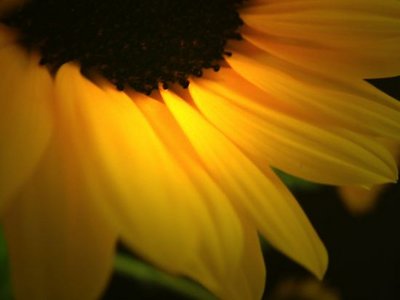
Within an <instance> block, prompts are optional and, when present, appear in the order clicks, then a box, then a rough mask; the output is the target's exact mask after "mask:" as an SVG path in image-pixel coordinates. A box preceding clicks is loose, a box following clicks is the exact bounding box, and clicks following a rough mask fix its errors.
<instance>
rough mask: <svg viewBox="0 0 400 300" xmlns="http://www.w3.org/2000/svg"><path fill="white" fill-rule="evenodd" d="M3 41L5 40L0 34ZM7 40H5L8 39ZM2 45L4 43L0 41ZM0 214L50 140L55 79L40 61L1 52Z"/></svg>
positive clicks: (10, 49)
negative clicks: (39, 63) (53, 81)
mask: <svg viewBox="0 0 400 300" xmlns="http://www.w3.org/2000/svg"><path fill="white" fill-rule="evenodd" d="M0 37H4V35H3V34H1V32H0ZM7 38H8V37H5V39H7ZM0 43H1V40H0ZM0 70H1V80H0V91H1V97H0V106H1V109H0V213H1V214H2V213H3V210H4V206H5V204H6V202H7V201H8V200H10V198H11V197H12V196H13V195H14V193H15V192H16V191H17V190H18V189H19V188H20V187H21V186H22V184H23V183H24V181H25V180H27V179H28V177H29V176H30V175H31V174H32V172H33V170H34V168H35V166H36V165H37V163H38V161H39V159H40V157H41V155H42V153H43V151H44V149H45V148H46V147H47V143H48V141H49V138H50V136H51V131H52V122H53V121H52V114H51V104H52V101H53V100H54V99H53V90H52V79H51V77H50V74H49V73H48V72H47V70H46V69H44V68H41V67H39V65H38V57H36V56H33V55H27V54H26V53H24V52H23V50H22V49H20V48H19V47H17V46H4V47H1V48H0Z"/></svg>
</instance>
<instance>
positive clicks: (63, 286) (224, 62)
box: [0, 0, 400, 300]
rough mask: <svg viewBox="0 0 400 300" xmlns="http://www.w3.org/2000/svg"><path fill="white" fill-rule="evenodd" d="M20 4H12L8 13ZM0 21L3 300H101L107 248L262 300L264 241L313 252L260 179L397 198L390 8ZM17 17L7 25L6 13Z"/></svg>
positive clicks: (31, 13) (397, 28)
mask: <svg viewBox="0 0 400 300" xmlns="http://www.w3.org/2000/svg"><path fill="white" fill-rule="evenodd" d="M17 2H18V3H17ZM21 2H23V1H13V0H7V1H2V4H1V6H0V9H1V11H2V14H1V15H2V17H1V23H0V68H1V73H2V75H1V80H0V101H1V111H0V132H1V135H0V139H1V148H0V149H1V150H0V162H1V168H0V178H1V180H0V184H1V186H0V213H1V220H2V224H3V226H4V230H5V236H6V239H7V243H8V247H9V254H10V263H11V276H12V281H13V288H14V293H15V296H16V299H78V300H79V299H83V300H87V299H97V298H99V297H100V296H101V293H102V291H103V290H104V288H105V286H106V284H107V281H108V279H109V276H110V274H111V272H112V264H113V255H114V252H115V244H116V241H117V240H121V241H123V242H124V243H125V244H126V245H127V246H128V247H129V248H130V249H132V250H133V251H134V252H135V253H136V254H137V255H139V256H140V257H142V258H143V259H145V260H147V261H149V262H151V263H152V264H154V265H156V266H158V267H159V268H161V269H162V270H165V271H167V272H170V273H171V274H176V275H180V276H186V277H189V278H191V279H193V280H195V281H197V282H199V283H201V284H202V285H203V286H204V287H206V288H207V289H209V290H210V291H211V292H213V293H214V294H215V295H217V297H219V298H221V299H229V300H235V299H260V298H261V296H262V293H263V289H264V282H265V274H266V272H265V267H264V262H263V258H262V254H261V250H260V244H259V237H258V234H261V235H262V236H263V237H265V238H266V239H267V240H268V241H269V243H270V244H271V245H273V246H274V247H275V248H276V249H278V250H279V251H281V252H282V253H284V254H285V255H287V256H288V257H289V258H291V259H293V260H294V261H296V262H298V263H299V264H300V265H302V266H304V267H305V268H307V269H308V270H309V271H310V272H312V273H313V274H315V275H316V276H317V277H318V278H321V277H322V276H323V275H324V273H325V270H326V268H327V260H328V259H327V254H326V250H325V248H324V246H323V244H322V242H321V241H320V239H319V238H318V236H317V234H316V232H315V231H314V229H313V227H312V225H311V224H310V222H309V221H308V219H307V217H306V216H305V214H304V213H303V211H302V209H301V208H300V206H299V205H298V204H297V202H296V200H295V199H294V197H293V196H292V195H291V193H290V192H289V190H288V189H287V188H286V187H285V186H284V184H283V183H282V182H281V181H280V179H279V178H278V177H277V176H276V175H275V173H274V172H273V171H272V168H276V169H279V170H282V171H284V172H286V173H289V174H293V175H295V176H298V177H301V178H304V179H307V180H310V181H315V182H319V183H325V184H332V185H358V186H370V185H373V184H381V183H385V182H394V181H395V180H396V178H397V169H396V164H395V162H394V159H393V157H392V156H391V154H390V153H389V152H388V151H387V150H386V149H385V148H384V146H382V145H381V144H380V142H379V140H378V139H377V137H385V138H389V139H394V140H399V138H400V122H399V121H400V105H399V103H397V102H396V101H395V100H394V99H392V98H391V97H389V96H388V95H386V94H384V93H382V92H380V91H379V90H377V89H375V88H374V87H372V86H371V85H369V84H368V83H367V82H365V81H364V79H365V78H377V77H387V76H395V75H398V74H399V72H400V19H399V16H400V2H399V1H397V0H383V1H377V0H336V1H328V0H247V1H245V0H215V1H211V0H202V1H183V0H175V1H172V0H169V1H161V0H159V1H156V0H149V1H140V0H136V1H124V0H118V1H95V0H86V1H78V0H74V1H66V0H59V1H52V0H31V1H28V2H26V3H24V4H21ZM13 4H14V5H13Z"/></svg>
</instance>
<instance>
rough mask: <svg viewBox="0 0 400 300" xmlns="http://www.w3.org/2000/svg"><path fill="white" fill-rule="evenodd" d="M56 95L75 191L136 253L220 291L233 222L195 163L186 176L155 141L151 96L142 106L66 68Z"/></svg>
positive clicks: (235, 251)
mask: <svg viewBox="0 0 400 300" xmlns="http://www.w3.org/2000/svg"><path fill="white" fill-rule="evenodd" d="M56 93H57V97H56V98H57V100H58V101H57V122H58V125H59V126H60V130H61V132H62V136H63V141H64V143H65V144H64V149H65V151H67V153H66V155H65V159H66V160H67V161H68V165H69V166H70V167H69V172H71V174H73V175H71V177H72V178H73V179H74V182H75V184H76V186H77V188H79V189H81V190H84V189H85V190H86V191H87V192H86V193H85V195H86V197H90V198H92V199H95V200H96V201H97V204H98V206H99V207H101V209H102V211H103V213H104V214H105V215H106V216H107V217H108V219H109V220H110V221H111V222H112V223H113V224H114V226H115V227H116V228H117V229H118V231H119V232H120V234H121V236H122V239H123V240H124V241H125V242H126V243H127V244H128V245H129V246H131V247H132V249H133V250H134V251H135V252H136V253H138V254H139V255H141V256H143V257H144V258H146V259H148V260H150V261H151V262H153V263H155V264H156V265H158V266H160V267H162V268H163V269H166V270H168V271H170V272H173V273H176V274H182V275H186V276H190V277H192V278H194V279H196V280H199V281H200V282H201V283H202V284H204V285H205V286H206V287H207V288H209V289H210V290H212V291H214V292H215V293H216V294H225V293H226V292H227V291H225V290H224V284H223V283H222V281H223V280H229V277H230V276H232V275H229V274H233V270H234V269H235V268H237V265H238V264H239V262H240V257H241V253H242V248H243V238H242V227H241V224H240V221H239V219H238V216H237V215H236V213H235V212H234V210H233V208H232V207H231V206H230V203H229V201H227V199H226V196H225V195H224V194H223V193H222V192H221V191H220V190H219V189H218V188H217V186H216V185H215V184H214V183H213V182H212V181H211V180H210V179H209V178H208V177H207V176H206V174H205V172H203V171H202V170H201V168H200V166H197V167H196V164H193V165H192V168H193V173H192V174H187V173H186V172H185V171H184V169H183V168H182V167H181V166H180V165H179V163H178V162H177V160H176V159H175V158H174V156H173V155H172V154H171V152H170V150H169V149H167V148H166V146H165V144H164V142H162V140H160V137H159V136H158V135H157V134H159V132H158V133H157V132H156V129H155V128H153V127H152V126H151V124H153V123H154V121H152V122H151V123H150V122H149V120H152V117H151V112H153V111H154V107H151V106H152V104H151V101H152V100H150V99H146V101H149V102H148V103H149V105H150V108H149V109H146V107H145V106H146V104H144V103H145V102H142V103H141V104H136V103H135V102H136V101H140V97H145V96H143V95H141V96H139V95H137V97H138V99H135V100H132V99H131V98H129V97H128V96H127V95H126V94H125V93H119V92H117V91H115V90H114V89H112V88H108V87H105V88H104V90H101V89H100V88H98V87H96V86H95V85H94V84H93V83H91V82H90V81H88V80H87V79H84V78H83V77H82V76H81V75H80V73H79V70H78V67H76V66H73V65H65V66H63V67H62V68H61V70H60V71H59V74H58V75H57V78H56ZM153 101H154V100H153ZM139 107H140V108H141V109H142V110H140V109H139ZM161 116H162V115H161ZM164 125H165V124H164ZM176 142H177V145H180V144H179V143H180V141H179V139H176ZM174 155H176V156H178V155H179V153H175V154H174ZM194 175H196V176H194ZM207 199H210V200H207ZM211 199H212V201H211Z"/></svg>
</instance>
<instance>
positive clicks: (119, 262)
mask: <svg viewBox="0 0 400 300" xmlns="http://www.w3.org/2000/svg"><path fill="white" fill-rule="evenodd" d="M114 266H115V270H116V271H117V272H119V273H121V274H124V275H127V276H130V277H132V278H134V279H137V280H140V281H143V282H146V283H150V284H155V285H158V286H162V287H165V288H168V289H170V290H173V291H175V292H178V293H180V294H181V295H184V296H186V297H188V299H193V300H216V297H214V296H213V295H212V294H211V293H210V292H208V291H207V290H206V289H204V288H203V287H202V286H200V285H198V284H196V283H194V282H193V281H190V280H189V279H186V278H182V277H175V276H172V275H169V274H167V273H164V272H162V271H160V270H158V269H156V268H155V267H153V266H151V265H149V264H146V263H145V262H143V261H140V260H137V259H135V258H133V257H130V256H128V255H124V254H117V255H116V258H115V261H114Z"/></svg>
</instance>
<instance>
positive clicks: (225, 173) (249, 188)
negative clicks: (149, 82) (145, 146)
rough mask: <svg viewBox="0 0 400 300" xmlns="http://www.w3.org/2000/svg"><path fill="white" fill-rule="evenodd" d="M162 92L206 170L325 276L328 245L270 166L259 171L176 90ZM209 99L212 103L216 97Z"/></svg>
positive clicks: (275, 238) (286, 247)
mask: <svg viewBox="0 0 400 300" xmlns="http://www.w3.org/2000/svg"><path fill="white" fill-rule="evenodd" d="M162 96H163V99H164V100H165V102H166V104H167V106H168V108H169V109H170V110H171V112H172V114H173V115H174V117H175V118H176V120H177V121H178V123H179V124H180V126H181V128H182V130H183V131H184V132H185V134H186V136H187V137H188V139H189V140H190V143H191V144H192V145H193V147H194V148H195V149H196V151H197V153H198V154H199V155H200V157H201V159H202V162H203V164H204V165H205V167H206V169H207V171H208V172H209V173H210V174H211V175H212V176H213V178H214V180H215V181H216V182H217V183H218V184H219V185H220V186H221V188H222V189H223V190H224V191H225V193H227V195H229V197H230V199H232V202H233V203H234V205H235V206H236V207H237V209H238V210H239V211H242V212H243V213H244V214H245V215H246V216H247V218H248V219H249V221H250V222H254V224H255V225H256V226H257V228H258V229H259V230H260V231H261V232H262V233H263V234H264V235H265V237H266V238H267V239H268V240H269V241H270V242H271V244H273V245H274V246H275V247H277V248H278V249H279V250H281V251H282V252H283V253H285V254H287V255H288V256H289V257H291V258H293V259H294V260H296V261H298V262H299V263H300V264H302V265H304V266H305V267H306V268H308V269H309V270H311V271H312V272H314V273H315V274H316V275H317V276H318V277H321V276H322V275H323V274H324V272H325V270H326V266H327V255H326V251H325V248H324V247H323V245H322V243H321V241H320V240H319V238H318V237H317V235H316V233H315V232H314V230H313V228H312V226H311V225H310V223H309V222H308V220H307V218H306V217H305V216H304V213H303V212H302V210H301V208H300V207H299V205H298V204H297V203H296V202H295V201H294V199H292V196H291V195H290V193H289V192H288V191H286V190H283V189H281V188H282V186H281V183H279V180H278V179H277V178H276V177H275V176H274V174H273V173H272V171H270V170H268V167H266V168H265V169H264V172H261V171H260V169H258V168H257V167H256V166H255V165H254V164H253V163H252V162H251V161H250V160H249V159H248V158H247V157H246V156H245V155H244V154H243V153H242V152H241V151H240V150H239V149H238V148H237V147H235V145H233V144H232V143H231V142H230V141H229V140H228V139H227V138H226V137H225V136H224V135H223V134H221V133H220V132H219V131H218V130H217V129H216V128H214V127H213V126H212V125H211V124H210V123H208V122H207V121H206V120H205V119H204V117H203V116H202V115H201V114H199V113H198V112H197V111H195V110H194V109H193V108H192V107H191V106H190V105H189V104H188V103H187V102H185V101H184V100H182V99H180V98H179V97H178V96H177V95H176V94H174V93H172V92H169V91H163V92H162ZM208 100H209V102H210V103H212V101H213V100H214V99H208ZM222 113H224V112H222ZM238 126H241V125H240V124H238ZM235 130H236V129H235ZM205 141H207V142H205ZM210 141H216V142H213V143H212V142H210Z"/></svg>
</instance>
